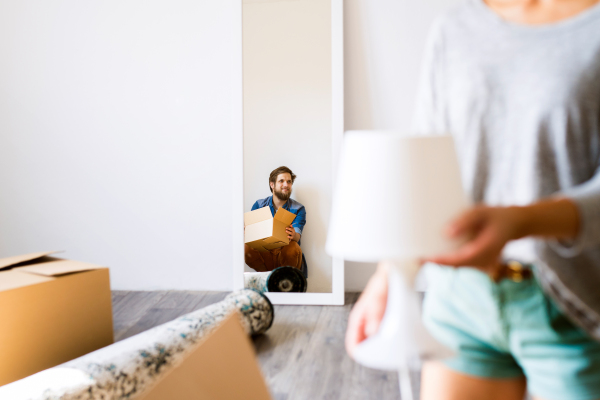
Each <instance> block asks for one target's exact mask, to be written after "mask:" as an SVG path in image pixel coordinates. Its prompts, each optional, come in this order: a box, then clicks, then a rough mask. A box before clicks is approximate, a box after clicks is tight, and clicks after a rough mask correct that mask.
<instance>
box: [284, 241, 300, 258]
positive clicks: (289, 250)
mask: <svg viewBox="0 0 600 400" xmlns="http://www.w3.org/2000/svg"><path fill="white" fill-rule="evenodd" d="M281 253H282V254H285V255H286V256H288V255H289V256H292V255H302V249H301V248H300V245H299V244H298V242H296V241H295V240H292V241H290V244H288V245H285V246H283V247H282V248H281Z"/></svg>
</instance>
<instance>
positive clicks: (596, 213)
mask: <svg viewBox="0 0 600 400" xmlns="http://www.w3.org/2000/svg"><path fill="white" fill-rule="evenodd" d="M557 196H559V197H566V198H568V199H571V200H572V201H573V202H574V203H575V205H576V206H577V209H578V211H579V233H578V234H577V236H576V237H575V239H573V240H570V241H563V240H553V241H550V242H549V244H550V246H551V247H552V248H553V249H554V250H555V251H556V252H557V253H558V254H559V255H561V256H563V257H575V256H577V255H579V254H580V253H581V252H582V251H584V250H588V249H590V248H592V247H598V246H600V166H599V167H598V168H597V169H596V172H595V174H594V176H593V177H592V178H591V179H589V180H588V181H586V182H584V183H582V184H580V185H577V186H573V187H572V188H569V189H566V190H563V191H562V192H560V193H557Z"/></svg>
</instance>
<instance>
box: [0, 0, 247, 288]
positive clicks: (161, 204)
mask: <svg viewBox="0 0 600 400" xmlns="http://www.w3.org/2000/svg"><path fill="white" fill-rule="evenodd" d="M237 13H239V14H240V18H241V4H239V2H237V1H210V2H209V1H193V0H172V1H157V0H143V1H142V0H119V1H116V0H103V1H97V0H96V1H77V0H53V1H27V2H22V1H18V0H5V1H2V2H0V54H1V55H2V56H1V57H0V256H8V255H14V254H21V253H26V252H33V251H41V250H48V249H59V250H67V252H66V253H65V254H64V256H66V257H70V258H74V259H80V260H84V261H89V262H93V263H98V264H102V265H108V266H110V267H111V278H112V286H113V289H160V288H162V289H166V288H168V289H212V290H224V289H228V288H230V287H231V279H232V276H231V260H232V248H231V232H232V231H231V230H232V222H231V202H232V189H231V176H232V174H233V172H232V169H231V164H232V163H231V161H232V160H231V151H230V149H231V147H232V146H235V145H236V144H235V143H232V129H231V123H232V119H233V118H235V116H233V115H232V112H231V109H232V101H234V100H232V99H235V97H236V96H238V93H239V89H238V88H237V87H236V88H235V91H232V87H231V86H232V83H231V82H232V79H231V76H232V74H233V72H234V71H235V70H236V69H239V70H240V71H241V68H240V65H239V61H236V57H233V58H232V54H233V50H234V49H236V48H237V47H238V46H239V44H240V39H241V36H240V35H241V29H239V28H238V25H239V23H238V21H235V16H236V14H237ZM240 48H241V47H240ZM240 59H241V57H240ZM232 60H233V61H232Z"/></svg>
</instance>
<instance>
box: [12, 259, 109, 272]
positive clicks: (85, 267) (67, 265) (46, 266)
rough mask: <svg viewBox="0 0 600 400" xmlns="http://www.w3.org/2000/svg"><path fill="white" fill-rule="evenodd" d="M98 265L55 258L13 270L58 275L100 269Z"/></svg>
mask: <svg viewBox="0 0 600 400" xmlns="http://www.w3.org/2000/svg"><path fill="white" fill-rule="evenodd" d="M101 268H106V267H101V266H99V265H94V264H89V263H86V262H82V261H73V260H63V259H60V258H57V259H55V260H52V261H48V262H45V263H42V264H34V265H28V266H26V267H19V268H15V271H21V272H28V273H30V274H36V275H42V276H60V275H65V274H71V273H73V272H82V271H90V270H93V269H101Z"/></svg>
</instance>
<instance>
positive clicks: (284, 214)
mask: <svg viewBox="0 0 600 400" xmlns="http://www.w3.org/2000/svg"><path fill="white" fill-rule="evenodd" d="M275 219H276V220H277V221H281V222H283V223H284V224H286V225H291V224H292V222H294V219H296V214H294V213H291V212H289V211H288V210H286V209H284V208H283V207H279V210H277V212H276V213H275Z"/></svg>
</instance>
